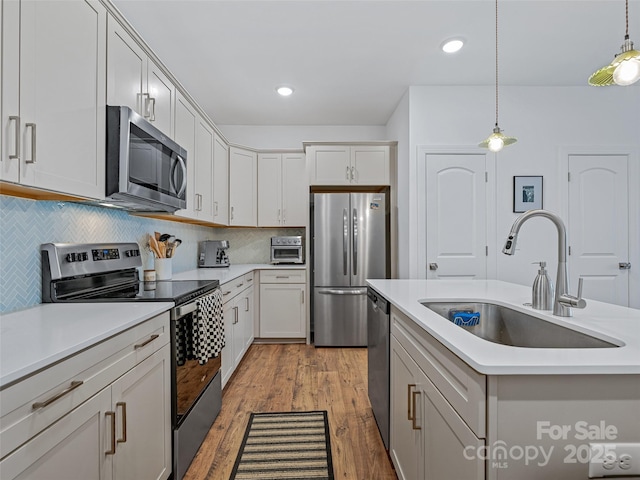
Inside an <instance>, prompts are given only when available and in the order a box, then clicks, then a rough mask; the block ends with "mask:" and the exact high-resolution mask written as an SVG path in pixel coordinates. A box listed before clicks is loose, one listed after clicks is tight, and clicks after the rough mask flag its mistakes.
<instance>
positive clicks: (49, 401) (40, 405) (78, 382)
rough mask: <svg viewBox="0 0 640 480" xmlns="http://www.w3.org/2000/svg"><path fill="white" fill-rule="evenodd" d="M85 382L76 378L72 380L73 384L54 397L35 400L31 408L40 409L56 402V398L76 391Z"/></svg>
mask: <svg viewBox="0 0 640 480" xmlns="http://www.w3.org/2000/svg"><path fill="white" fill-rule="evenodd" d="M83 383H84V382H83V381H82V380H74V381H73V382H71V385H69V386H68V387H67V388H65V389H64V390H62V391H61V392H60V393H56V394H55V395H54V396H53V397H50V398H48V399H46V400H45V401H43V402H35V403H34V404H33V405H31V408H32V409H33V410H38V409H40V408H44V407H46V406H47V405H50V404H52V403H53V402H55V401H56V400H58V399H60V398H62V397H64V396H65V395H67V394H68V393H71V392H72V391H74V390H75V389H76V388H78V387H79V386H80V385H82V384H83Z"/></svg>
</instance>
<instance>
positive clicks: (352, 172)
mask: <svg viewBox="0 0 640 480" xmlns="http://www.w3.org/2000/svg"><path fill="white" fill-rule="evenodd" d="M355 170H356V167H351V181H352V182H353V181H354V180H355V178H356V174H355Z"/></svg>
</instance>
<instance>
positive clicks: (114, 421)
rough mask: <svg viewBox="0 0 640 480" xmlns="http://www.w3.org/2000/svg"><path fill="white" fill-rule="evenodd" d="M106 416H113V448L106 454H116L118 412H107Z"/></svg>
mask: <svg viewBox="0 0 640 480" xmlns="http://www.w3.org/2000/svg"><path fill="white" fill-rule="evenodd" d="M104 416H105V417H111V448H110V449H109V450H107V451H106V452H104V453H105V455H115V453H116V412H105V413H104Z"/></svg>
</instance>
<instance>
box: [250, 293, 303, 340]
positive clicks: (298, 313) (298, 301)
mask: <svg viewBox="0 0 640 480" xmlns="http://www.w3.org/2000/svg"><path fill="white" fill-rule="evenodd" d="M305 290H306V287H305V285H304V284H295V283H292V284H269V283H267V284H261V285H260V337H261V338H303V337H305V336H306V330H307V329H306V322H305V319H306V317H305V305H304V302H305Z"/></svg>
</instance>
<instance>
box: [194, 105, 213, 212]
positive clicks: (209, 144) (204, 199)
mask: <svg viewBox="0 0 640 480" xmlns="http://www.w3.org/2000/svg"><path fill="white" fill-rule="evenodd" d="M213 144H214V133H213V129H212V128H211V127H210V126H209V124H208V123H207V122H206V121H205V120H204V119H203V118H202V117H201V116H200V115H198V117H197V119H196V154H195V170H196V173H195V174H196V177H195V182H194V183H195V196H196V198H195V200H196V205H195V213H196V217H197V218H198V219H200V220H204V221H207V222H213V191H212V185H213Z"/></svg>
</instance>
